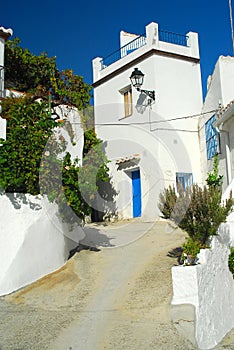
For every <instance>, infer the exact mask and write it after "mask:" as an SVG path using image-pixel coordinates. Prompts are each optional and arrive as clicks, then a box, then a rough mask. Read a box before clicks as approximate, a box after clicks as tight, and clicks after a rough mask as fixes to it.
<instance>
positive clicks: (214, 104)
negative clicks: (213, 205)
mask: <svg viewBox="0 0 234 350" xmlns="http://www.w3.org/2000/svg"><path fill="white" fill-rule="evenodd" d="M233 78H234V58H233V57H230V56H227V57H225V56H220V57H219V58H218V60H217V62H216V65H215V68H214V72H213V73H212V75H211V76H210V77H209V84H208V91H207V95H206V98H205V102H204V105H203V108H202V112H203V113H206V114H204V115H202V116H201V118H200V121H199V130H200V132H199V134H200V149H201V161H202V177H203V181H205V179H206V177H207V172H208V171H211V170H212V168H213V160H212V159H211V160H208V161H207V156H206V137H205V123H206V122H207V121H208V120H209V119H210V118H211V117H212V115H213V114H215V112H210V113H207V112H209V111H214V110H216V111H218V110H219V106H220V107H224V108H225V107H226V106H227V105H228V104H229V103H230V102H231V101H232V100H233V99H234V92H233V88H232V85H233ZM232 124H233V123H232V122H231V123H229V125H224V127H223V130H222V128H220V133H221V134H220V140H221V144H220V151H221V153H220V154H219V173H220V174H221V175H223V190H225V188H226V187H227V186H228V183H229V181H230V180H229V179H228V174H227V153H226V144H227V143H229V141H231V151H232V149H233V148H234V143H233V141H234V140H233V137H234V136H233V132H232V128H233V126H232ZM228 132H229V135H228ZM232 152H233V151H232ZM232 167H233V171H234V164H232Z"/></svg>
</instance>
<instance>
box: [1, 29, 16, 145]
mask: <svg viewBox="0 0 234 350" xmlns="http://www.w3.org/2000/svg"><path fill="white" fill-rule="evenodd" d="M12 34H13V31H12V29H10V28H8V29H6V28H4V27H0V91H4V70H3V69H2V68H3V67H4V52H5V41H6V40H7V38H8V37H10V36H11V35H12ZM1 112H2V111H1V106H0V114H1ZM0 138H2V139H6V120H5V119H2V118H1V116H0Z"/></svg>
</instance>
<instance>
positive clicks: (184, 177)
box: [176, 173, 193, 191]
mask: <svg viewBox="0 0 234 350" xmlns="http://www.w3.org/2000/svg"><path fill="white" fill-rule="evenodd" d="M192 184H193V174H192V173H176V187H177V191H178V189H179V186H182V188H183V189H184V190H186V188H187V187H188V186H192Z"/></svg>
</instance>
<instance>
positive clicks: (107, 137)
mask: <svg viewBox="0 0 234 350" xmlns="http://www.w3.org/2000/svg"><path fill="white" fill-rule="evenodd" d="M136 68H137V71H136V70H135V69H136ZM138 71H140V73H142V74H144V82H143V85H142V86H137V87H138V89H136V88H134V87H133V85H132V83H131V81H130V76H132V74H133V76H134V74H135V73H136V72H138ZM133 72H134V73H133ZM93 88H94V108H95V127H96V132H97V135H98V137H100V138H101V139H102V140H103V141H104V142H105V146H106V147H105V151H106V154H107V156H108V158H109V159H110V160H111V163H110V175H111V178H112V182H113V186H114V187H115V188H116V190H117V193H118V194H117V195H116V196H115V197H114V198H113V203H109V204H112V208H114V210H115V212H116V214H117V215H118V217H119V218H132V217H142V218H144V219H152V218H156V217H157V216H158V215H159V210H158V197H159V193H160V192H161V191H162V189H163V188H164V187H167V186H168V185H169V184H176V182H181V183H182V185H183V186H184V187H186V186H187V185H188V184H191V183H192V182H196V183H198V184H199V183H201V181H202V179H201V161H200V151H199V137H198V116H199V114H200V111H201V108H202V103H203V101H202V84H201V72H200V57H199V46H198V35H197V33H193V32H189V33H188V34H186V35H179V34H174V33H170V32H165V31H162V30H161V29H160V28H159V27H158V24H157V23H150V24H149V25H147V26H146V28H145V34H143V35H135V34H129V33H126V32H124V31H121V32H120V49H119V50H118V51H116V52H115V53H114V54H112V55H109V56H108V57H106V58H104V59H103V58H101V57H97V58H95V59H94V60H93ZM154 97H155V99H154ZM99 200H100V203H101V202H102V201H103V199H102V198H99Z"/></svg>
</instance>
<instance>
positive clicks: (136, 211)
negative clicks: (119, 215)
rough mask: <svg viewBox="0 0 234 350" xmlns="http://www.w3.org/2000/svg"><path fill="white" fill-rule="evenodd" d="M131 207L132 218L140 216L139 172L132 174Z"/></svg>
mask: <svg viewBox="0 0 234 350" xmlns="http://www.w3.org/2000/svg"><path fill="white" fill-rule="evenodd" d="M132 206H133V217H134V218H136V217H138V216H141V176H140V170H135V171H133V172H132Z"/></svg>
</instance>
